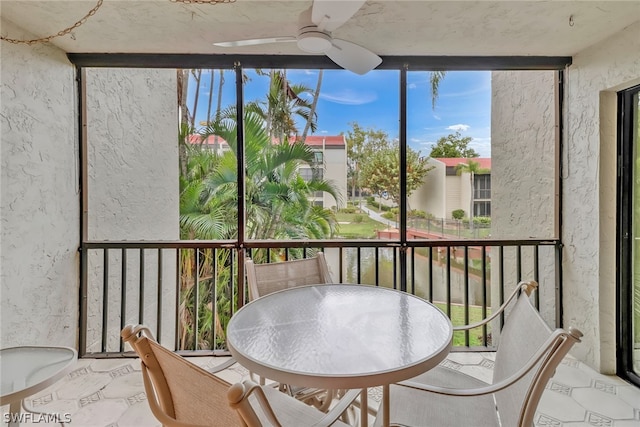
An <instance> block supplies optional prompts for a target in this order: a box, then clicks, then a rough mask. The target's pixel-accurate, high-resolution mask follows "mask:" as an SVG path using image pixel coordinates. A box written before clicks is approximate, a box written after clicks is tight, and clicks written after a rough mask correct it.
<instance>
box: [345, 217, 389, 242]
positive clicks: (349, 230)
mask: <svg viewBox="0 0 640 427" xmlns="http://www.w3.org/2000/svg"><path fill="white" fill-rule="evenodd" d="M356 217H360V218H362V221H361V222H355V220H356ZM336 218H337V220H338V222H339V224H338V236H339V237H341V238H343V239H373V238H374V237H376V230H383V229H385V228H387V227H386V225H384V224H382V223H380V222H378V221H374V220H372V219H371V218H369V216H368V215H367V214H366V213H354V214H347V213H337V214H336Z"/></svg>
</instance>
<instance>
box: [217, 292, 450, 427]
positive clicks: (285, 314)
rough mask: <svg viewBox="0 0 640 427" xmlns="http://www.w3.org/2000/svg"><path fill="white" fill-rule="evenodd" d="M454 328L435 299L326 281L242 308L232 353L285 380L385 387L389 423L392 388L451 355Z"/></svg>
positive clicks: (230, 337) (233, 329)
mask: <svg viewBox="0 0 640 427" xmlns="http://www.w3.org/2000/svg"><path fill="white" fill-rule="evenodd" d="M452 337H453V328H452V325H451V322H450V320H449V318H448V317H447V316H446V315H445V314H444V313H443V312H442V311H441V310H440V309H438V308H437V307H435V306H434V305H432V304H431V303H429V302H427V301H425V300H423V299H421V298H418V297H416V296H414V295H411V294H408V293H406V292H401V291H397V290H393V289H388V288H383V287H375V286H369V285H354V284H323V285H311V286H301V287H296V288H291V289H287V290H284V291H280V292H275V293H272V294H269V295H266V296H264V297H261V298H258V299H256V300H255V301H253V302H251V303H249V304H247V305H246V306H244V307H242V308H241V309H240V310H238V312H237V313H235V315H234V316H233V317H232V318H231V320H230V321H229V325H228V327H227V345H228V347H229V350H230V351H231V354H232V355H233V357H234V358H235V359H236V360H237V361H238V362H239V363H240V364H242V365H243V366H245V367H246V368H247V369H249V370H250V371H253V372H255V373H257V374H259V375H261V376H263V377H266V378H270V379H272V380H275V381H279V382H281V383H284V384H292V385H299V386H305V387H316V388H326V389H359V388H361V389H363V393H362V394H361V411H362V416H361V423H362V425H363V426H365V425H367V418H368V417H367V412H366V408H367V392H366V389H367V388H368V387H377V386H382V390H383V399H382V411H383V413H382V417H383V424H384V425H385V426H388V425H389V385H390V384H393V383H395V382H398V381H403V380H406V379H409V378H412V377H414V376H416V375H419V374H422V373H424V372H426V371H428V370H429V369H431V368H433V367H435V366H436V365H438V364H439V363H440V362H441V361H442V360H443V359H444V358H445V357H446V356H447V354H448V353H449V351H450V350H451V345H452Z"/></svg>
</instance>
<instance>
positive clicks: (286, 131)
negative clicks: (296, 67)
mask: <svg viewBox="0 0 640 427" xmlns="http://www.w3.org/2000/svg"><path fill="white" fill-rule="evenodd" d="M269 76H270V81H269V92H268V93H267V97H266V101H254V102H249V103H248V104H247V105H246V107H245V108H246V110H247V111H253V112H255V113H257V114H258V115H260V116H261V117H262V118H263V119H264V121H265V123H266V128H267V129H268V132H269V136H270V137H272V138H276V139H278V140H279V141H283V140H284V139H285V138H286V137H289V136H291V135H297V134H298V128H297V126H296V121H295V119H296V117H299V118H301V119H302V120H304V121H305V122H306V123H309V126H310V127H311V132H315V131H316V127H317V122H316V117H315V111H314V112H312V104H311V103H309V102H308V101H307V100H305V99H303V98H301V97H300V95H301V94H302V93H303V92H307V93H313V91H312V90H311V89H310V88H308V87H307V86H305V85H301V84H291V83H290V82H289V81H288V80H287V75H286V72H285V71H280V70H271V71H270V73H269Z"/></svg>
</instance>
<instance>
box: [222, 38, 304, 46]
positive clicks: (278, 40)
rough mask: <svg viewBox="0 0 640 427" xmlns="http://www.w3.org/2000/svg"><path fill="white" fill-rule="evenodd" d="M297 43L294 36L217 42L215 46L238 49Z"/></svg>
mask: <svg viewBox="0 0 640 427" xmlns="http://www.w3.org/2000/svg"><path fill="white" fill-rule="evenodd" d="M294 41H296V38H295V37H292V36H284V37H267V38H264V39H249V40H236V41H230V42H217V43H214V44H213V45H214V46H220V47H238V46H254V45H258V44H267V43H282V42H294Z"/></svg>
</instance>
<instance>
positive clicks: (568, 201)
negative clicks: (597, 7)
mask: <svg viewBox="0 0 640 427" xmlns="http://www.w3.org/2000/svg"><path fill="white" fill-rule="evenodd" d="M638 83H640V23H636V24H634V25H633V26H630V27H628V28H626V29H625V30H624V31H622V32H620V33H618V34H616V35H614V36H613V37H611V38H609V39H608V40H605V41H604V42H602V43H599V44H598V45H596V46H593V47H591V48H589V49H587V50H585V51H582V52H579V53H578V54H577V55H575V56H574V59H573V65H572V66H571V67H570V68H569V71H568V75H567V88H566V116H565V135H564V138H565V147H566V148H565V156H564V158H563V163H564V178H565V180H564V186H563V197H564V204H563V218H564V223H563V236H562V238H563V241H564V244H565V249H564V254H563V257H564V258H563V261H564V264H563V271H564V300H565V307H564V309H565V310H564V323H565V324H566V325H575V326H576V327H578V328H579V329H581V330H582V332H583V333H584V334H585V337H584V338H583V344H580V345H578V346H576V347H575V350H574V353H575V354H576V355H577V356H578V357H579V358H580V359H581V360H584V361H585V362H586V363H589V364H590V365H592V367H594V368H595V369H598V370H600V371H601V372H603V373H612V372H614V370H615V341H614V340H615V336H616V334H615V312H616V306H615V292H616V276H615V274H616V265H615V263H616V259H615V243H614V242H615V238H616V237H615V236H616V220H615V211H616V192H615V191H614V190H615V179H616V178H615V177H616V162H615V159H616V138H615V132H613V131H612V128H613V124H612V123H611V120H612V119H611V117H613V116H614V115H615V112H614V113H612V112H611V109H613V108H615V103H613V102H611V101H610V96H615V92H616V91H618V90H620V89H623V88H626V87H631V86H633V85H634V84H638Z"/></svg>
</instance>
